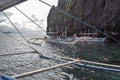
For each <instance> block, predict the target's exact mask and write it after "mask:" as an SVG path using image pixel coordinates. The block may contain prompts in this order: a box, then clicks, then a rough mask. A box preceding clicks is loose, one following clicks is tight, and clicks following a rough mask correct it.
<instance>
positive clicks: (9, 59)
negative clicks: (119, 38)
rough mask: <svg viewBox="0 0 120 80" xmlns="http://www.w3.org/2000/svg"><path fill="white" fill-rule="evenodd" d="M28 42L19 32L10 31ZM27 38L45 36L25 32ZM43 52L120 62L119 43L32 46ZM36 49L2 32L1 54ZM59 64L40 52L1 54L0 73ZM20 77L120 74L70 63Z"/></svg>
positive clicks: (106, 79) (118, 79)
mask: <svg viewBox="0 0 120 80" xmlns="http://www.w3.org/2000/svg"><path fill="white" fill-rule="evenodd" d="M10 35H11V36H13V37H15V38H17V39H18V40H20V41H22V42H25V41H24V40H23V39H22V37H20V36H19V35H18V34H10ZM24 36H25V37H26V39H27V40H28V39H30V38H32V37H41V36H40V35H35V34H29V35H28V34H24ZM32 46H33V47H34V48H35V49H37V50H38V51H39V52H40V53H41V54H44V55H47V56H50V57H55V58H59V59H61V58H62V57H70V58H77V57H80V58H82V59H85V60H89V61H96V62H103V63H109V64H115V65H120V45H119V44H118V43H87V42H85V43H80V44H79V45H62V44H49V43H46V42H43V43H42V45H41V46H36V45H32ZM31 51H33V50H32V49H30V48H28V47H27V46H25V45H23V44H21V43H19V42H17V41H15V40H14V39H12V38H9V37H8V36H6V35H4V34H0V55H2V54H13V53H14V54H18V53H23V52H31ZM56 64H59V62H56V61H53V60H47V59H44V58H39V54H36V53H26V54H19V55H9V56H0V74H5V75H9V76H13V75H17V74H20V73H24V72H28V71H33V70H37V69H41V68H45V67H50V66H53V65H56ZM18 80H120V73H118V72H111V71H105V70H99V69H92V68H87V67H78V66H74V65H72V66H66V67H62V68H56V69H53V70H50V71H46V72H43V73H39V74H35V75H32V76H28V77H24V78H21V79H18Z"/></svg>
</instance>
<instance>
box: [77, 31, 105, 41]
mask: <svg viewBox="0 0 120 80" xmlns="http://www.w3.org/2000/svg"><path fill="white" fill-rule="evenodd" d="M80 35H81V37H79V38H77V39H78V41H79V42H83V41H85V42H105V41H106V40H107V37H98V33H97V31H96V33H81V34H80Z"/></svg>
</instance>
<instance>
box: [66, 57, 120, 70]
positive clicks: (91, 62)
mask: <svg viewBox="0 0 120 80" xmlns="http://www.w3.org/2000/svg"><path fill="white" fill-rule="evenodd" d="M67 59H70V60H75V59H73V58H67ZM81 62H84V63H90V64H96V65H101V66H108V67H114V68H120V66H119V65H113V64H105V63H99V62H93V61H87V60H81Z"/></svg>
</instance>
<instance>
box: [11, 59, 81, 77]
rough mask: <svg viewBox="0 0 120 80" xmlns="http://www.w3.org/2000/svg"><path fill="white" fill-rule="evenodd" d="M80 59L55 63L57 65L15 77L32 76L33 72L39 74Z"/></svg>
mask: <svg viewBox="0 0 120 80" xmlns="http://www.w3.org/2000/svg"><path fill="white" fill-rule="evenodd" d="M78 61H80V60H79V59H76V60H74V61H70V62H67V63H63V64H58V65H55V66H52V67H48V68H43V69H39V70H35V71H31V72H26V73H23V74H19V75H15V76H13V77H14V78H16V79H19V78H22V77H25V76H30V75H33V74H37V73H41V72H45V71H48V70H51V69H55V68H58V67H62V66H66V65H70V64H73V63H76V62H78Z"/></svg>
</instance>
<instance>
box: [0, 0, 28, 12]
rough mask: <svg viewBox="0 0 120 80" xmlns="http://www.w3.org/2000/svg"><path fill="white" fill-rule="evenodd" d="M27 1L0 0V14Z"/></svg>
mask: <svg viewBox="0 0 120 80" xmlns="http://www.w3.org/2000/svg"><path fill="white" fill-rule="evenodd" d="M24 1H27V0H0V12H1V11H3V10H5V9H7V8H10V7H13V6H15V5H17V4H20V3H22V2H24Z"/></svg>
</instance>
